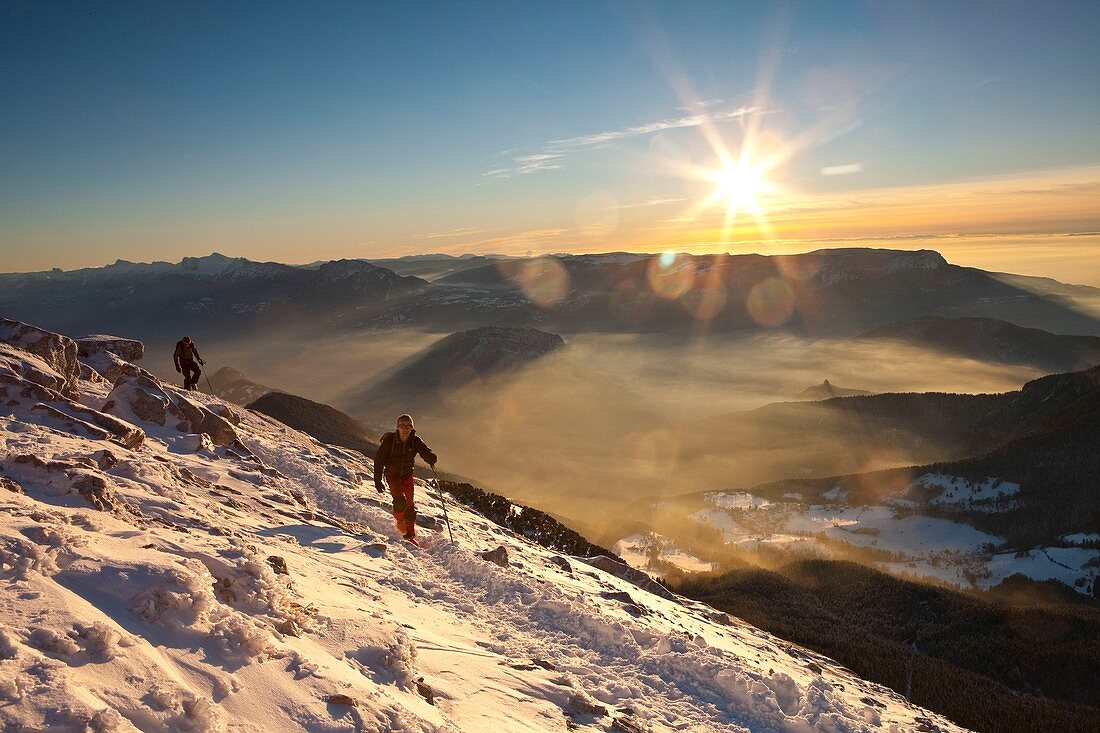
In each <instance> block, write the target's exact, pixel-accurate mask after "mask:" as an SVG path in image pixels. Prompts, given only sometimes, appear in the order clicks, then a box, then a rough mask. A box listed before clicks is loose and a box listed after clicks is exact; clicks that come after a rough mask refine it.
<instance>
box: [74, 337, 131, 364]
mask: <svg viewBox="0 0 1100 733" xmlns="http://www.w3.org/2000/svg"><path fill="white" fill-rule="evenodd" d="M76 347H77V354H78V355H79V356H91V355H92V354H96V353H99V352H101V351H107V352H110V353H112V354H114V355H115V356H117V357H119V358H120V359H124V360H126V361H140V360H141V357H142V356H144V355H145V344H143V343H141V342H140V341H138V340H136V339H125V338H121V337H119V336H108V335H106V334H92V335H90V336H82V337H81V338H78V339H76Z"/></svg>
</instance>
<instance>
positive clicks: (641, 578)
mask: <svg viewBox="0 0 1100 733" xmlns="http://www.w3.org/2000/svg"><path fill="white" fill-rule="evenodd" d="M581 559H582V560H584V561H585V562H586V563H588V564H589V565H591V566H593V567H596V568H599V569H600V570H603V571H604V572H605V573H611V574H612V575H614V576H615V577H616V578H621V579H623V580H625V581H627V582H628V583H633V584H634V585H636V586H638V587H639V588H641V589H642V590H647V591H649V592H650V593H652V594H653V595H655V596H660V597H661V598H665V599H667V600H670V601H676V602H679V601H680V598H679V597H678V596H677V595H676V594H675V593H673V592H672V591H670V590H669V589H668V588H666V587H664V586H663V585H661V584H660V583H658V582H657V581H656V580H654V579H653V578H651V577H650V576H648V575H646V574H645V573H643V572H642V571H641V570H638V569H637V568H632V567H630V566H629V565H627V564H626V563H621V562H618V561H616V560H612V559H611V558H610V557H605V556H603V555H601V556H599V557H585V558H581Z"/></svg>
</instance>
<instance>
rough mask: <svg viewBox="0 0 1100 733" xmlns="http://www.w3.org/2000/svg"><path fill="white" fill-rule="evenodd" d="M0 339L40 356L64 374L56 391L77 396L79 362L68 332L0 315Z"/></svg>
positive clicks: (59, 372) (74, 343)
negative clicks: (65, 334) (49, 329)
mask: <svg viewBox="0 0 1100 733" xmlns="http://www.w3.org/2000/svg"><path fill="white" fill-rule="evenodd" d="M0 342H3V343H7V344H11V345H12V346H15V347H17V348H20V349H23V350H24V351H27V352H30V353H31V354H34V355H35V356H38V357H40V358H41V359H42V360H43V361H45V362H46V363H47V364H49V365H50V367H52V368H53V369H54V371H56V372H57V373H58V374H60V375H61V376H62V377H63V378H64V384H63V385H62V387H61V388H60V389H58V390H57V391H58V392H60V393H61V394H63V395H65V396H66V397H74V398H75V397H77V396H78V395H79V394H80V392H79V387H78V386H77V380H78V379H79V378H80V364H79V363H78V362H77V359H76V355H77V348H76V342H75V341H73V340H72V339H71V338H69V337H68V336H62V335H61V334H57V333H53V332H51V331H46V330H43V329H41V328H38V327H36V326H31V325H29V324H26V323H23V322H21V321H13V320H11V319H8V318H0Z"/></svg>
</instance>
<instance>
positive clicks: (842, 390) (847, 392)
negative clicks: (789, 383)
mask: <svg viewBox="0 0 1100 733" xmlns="http://www.w3.org/2000/svg"><path fill="white" fill-rule="evenodd" d="M868 394H871V392H869V391H867V390H865V389H853V388H851V387H838V386H836V385H835V384H833V383H832V382H830V381H829V380H828V379H826V380H825V381H824V382H822V383H821V384H815V385H814V386H812V387H807V388H806V389H804V390H802V391H801V392H799V393H798V399H800V400H828V399H832V398H833V397H855V396H856V395H868Z"/></svg>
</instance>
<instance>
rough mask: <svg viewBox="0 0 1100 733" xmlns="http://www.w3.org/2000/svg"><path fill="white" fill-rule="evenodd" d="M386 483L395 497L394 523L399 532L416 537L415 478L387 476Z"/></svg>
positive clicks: (391, 494)
mask: <svg viewBox="0 0 1100 733" xmlns="http://www.w3.org/2000/svg"><path fill="white" fill-rule="evenodd" d="M386 483H387V484H389V486H390V496H392V497H393V521H394V522H396V523H397V531H398V532H400V533H401V534H403V535H406V536H408V537H413V536H415V535H416V505H415V504H413V489H414V488H415V487H414V485H413V477H412V476H408V477H407V478H397V477H396V476H391V475H390V474H386Z"/></svg>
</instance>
